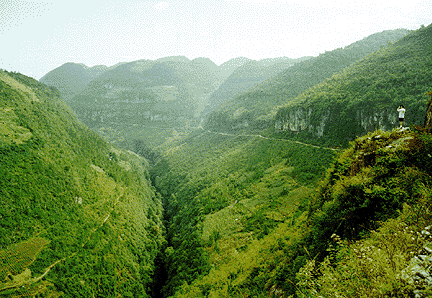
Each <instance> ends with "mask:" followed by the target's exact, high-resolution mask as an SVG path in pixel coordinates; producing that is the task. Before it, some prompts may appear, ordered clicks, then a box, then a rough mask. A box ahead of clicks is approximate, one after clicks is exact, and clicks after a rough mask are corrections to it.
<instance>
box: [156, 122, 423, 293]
mask: <svg viewBox="0 0 432 298" xmlns="http://www.w3.org/2000/svg"><path fill="white" fill-rule="evenodd" d="M231 138H233V137H231ZM267 142H268V141H266V142H265V141H264V140H260V139H249V140H248V139H246V138H245V137H241V136H238V137H237V138H236V140H235V143H234V142H233V140H232V139H230V137H229V136H222V135H216V134H209V133H203V132H201V133H199V132H196V133H190V134H189V135H187V136H186V137H184V138H181V139H179V140H178V141H176V142H174V143H172V144H170V145H167V151H166V154H165V155H164V157H163V159H160V161H159V163H158V164H156V166H155V167H154V170H153V172H152V177H153V179H154V180H155V182H156V186H157V188H158V189H160V190H161V191H162V192H164V193H163V196H164V204H165V207H166V212H167V218H166V219H167V220H168V224H169V225H168V227H169V228H168V231H169V233H168V236H169V239H168V241H169V245H171V246H172V247H168V248H167V249H166V253H167V258H168V259H167V260H168V263H167V265H166V266H167V269H168V274H169V282H168V284H167V288H165V292H164V293H165V294H166V295H173V296H174V297H191V296H193V297H268V296H271V295H276V296H278V297H318V295H320V294H321V295H323V296H330V297H332V296H334V295H337V294H338V295H341V297H360V296H361V295H364V297H385V295H387V296H389V297H390V296H391V297H394V296H397V297H411V296H410V295H412V293H413V290H414V289H416V287H415V286H414V285H411V284H409V282H408V281H407V280H406V279H403V278H401V275H400V274H398V272H401V271H402V270H404V269H405V268H406V267H407V266H408V265H409V262H410V259H411V258H412V257H413V254H414V253H416V252H417V251H419V249H420V248H421V247H422V246H423V245H425V244H427V243H428V242H427V241H428V238H427V237H424V235H422V234H420V233H419V232H420V231H421V230H422V229H424V228H425V227H426V226H428V225H429V224H430V222H431V220H432V218H431V216H430V213H429V210H430V207H431V206H430V204H431V199H432V193H431V192H430V189H431V186H432V185H431V184H432V176H431V173H432V168H431V166H432V163H431V161H432V159H431V157H430V150H431V149H432V138H431V135H430V134H427V133H417V132H409V131H399V130H393V131H391V132H385V131H377V132H374V133H371V134H368V135H366V136H364V137H362V138H359V139H356V140H355V141H353V142H351V143H350V146H349V147H348V149H346V150H345V151H343V152H342V153H341V154H339V155H338V157H337V160H336V161H335V163H334V164H333V165H332V166H331V167H329V168H328V170H327V174H326V177H325V179H323V180H322V181H321V182H320V183H319V185H320V186H319V187H318V188H317V191H315V190H314V189H315V184H314V183H313V182H314V181H316V179H318V178H319V177H320V175H319V174H320V173H321V172H320V165H321V167H322V165H325V164H326V163H327V162H328V161H330V160H331V159H332V158H331V156H332V154H331V152H329V150H324V149H317V148H313V149H312V148H311V149H310V151H309V148H304V147H303V148H302V146H300V145H295V143H294V144H293V143H289V142H287V141H274V142H270V143H267ZM234 144H236V145H235V146H234V147H233V145H234ZM168 148H169V149H168ZM302 154H304V155H307V156H308V158H307V159H308V160H311V164H310V165H308V166H305V165H304V164H303V168H302V169H301V171H299V172H301V173H303V174H306V175H307V178H306V177H305V178H306V179H302V177H301V176H300V177H299V176H298V175H296V168H297V167H301V165H302V162H303V161H304V160H306V159H305V157H304V156H303V157H302V156H301V155H302ZM218 155H219V156H218ZM221 156H222V158H221ZM197 157H200V158H197ZM249 160H250V162H249ZM299 161H301V162H299ZM297 162H298V163H297ZM318 162H321V164H320V165H318ZM171 166H172V168H171ZM182 173H183V174H182ZM186 173H187V174H186ZM297 173H298V172H297ZM155 175H156V176H155ZM359 258H360V259H359ZM362 260H364V261H362ZM389 268H391V269H389ZM173 274H174V276H173ZM176 288H177V290H176V291H174V290H173V289H176ZM291 295H293V296H291Z"/></svg>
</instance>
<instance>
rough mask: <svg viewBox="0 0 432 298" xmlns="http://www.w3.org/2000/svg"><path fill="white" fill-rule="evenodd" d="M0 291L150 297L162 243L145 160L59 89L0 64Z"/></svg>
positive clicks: (6, 293) (21, 294)
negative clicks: (92, 125)
mask: <svg viewBox="0 0 432 298" xmlns="http://www.w3.org/2000/svg"><path fill="white" fill-rule="evenodd" d="M0 99H1V100H0V115H1V116H0V164H1V167H0V177H1V179H0V198H1V202H2V207H1V208H0V296H2V297H29V296H31V297H34V296H37V297H59V296H60V295H61V294H64V296H65V297H96V296H97V297H150V294H151V286H152V278H153V273H154V268H155V265H154V259H155V256H156V255H157V253H158V251H159V248H160V246H161V245H162V243H163V238H162V230H163V226H162V222H161V213H162V206H161V202H160V200H159V198H158V197H157V196H156V194H155V192H154V189H153V188H152V187H151V185H150V182H149V180H148V177H149V174H148V165H147V162H146V160H144V159H143V158H142V157H139V156H138V155H136V154H134V153H132V152H127V151H122V150H118V149H116V148H114V147H112V145H110V144H108V143H106V142H105V141H104V140H103V139H102V138H100V137H99V136H97V135H96V134H95V133H94V132H92V131H90V130H89V129H88V128H86V127H85V126H84V125H83V124H81V123H80V122H78V121H77V119H76V118H75V116H74V114H73V112H72V111H71V110H70V108H69V107H68V106H66V105H65V103H64V102H63V101H62V100H60V98H59V93H58V91H57V90H55V89H51V88H49V87H47V86H46V85H43V84H41V83H39V82H37V81H35V80H34V79H31V78H29V77H26V76H24V75H21V74H19V73H8V72H6V71H0Z"/></svg>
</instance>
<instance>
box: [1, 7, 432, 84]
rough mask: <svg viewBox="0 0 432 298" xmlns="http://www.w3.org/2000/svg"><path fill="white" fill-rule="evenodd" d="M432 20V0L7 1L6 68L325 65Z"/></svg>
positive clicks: (40, 71) (37, 72)
mask: <svg viewBox="0 0 432 298" xmlns="http://www.w3.org/2000/svg"><path fill="white" fill-rule="evenodd" d="M431 12H432V1H431V0H409V1H407V0H404V1H398V0H385V1H381V0H373V1H370V0H359V1H351V0H333V1H332V0H325V1H324V0H322V1H317V0H314V1H313V0H277V1H276V0H273V1H266V0H235V1H234V0H208V1H206V0H202V1H194V0H183V1H174V0H166V1H152V0H141V1H133V0H132V1H101V0H86V1H82V0H74V1H67V0H62V1H53V0H51V1H49V0H48V1H38V0H33V1H22V0H0V68H2V69H6V70H8V71H19V72H21V73H23V74H25V75H28V76H33V77H34V78H36V79H40V78H41V77H42V76H43V75H44V74H46V73H47V72H48V71H50V70H52V69H54V68H56V67H58V66H60V65H62V64H64V63H66V62H76V63H84V64H86V65H87V66H93V65H101V64H102V65H107V66H111V65H113V64H116V63H118V62H124V61H134V60H139V59H152V60H154V59H157V58H161V57H166V56H178V55H183V56H186V57H188V58H189V59H194V58H197V57H207V58H210V59H211V60H212V61H213V62H215V63H216V64H217V65H220V64H221V63H223V62H225V61H227V60H229V59H231V58H235V57H239V56H243V57H247V58H250V59H255V60H259V59H262V58H273V57H282V56H287V57H290V58H298V57H301V56H317V55H319V54H320V53H323V52H325V51H326V50H327V51H329V50H333V49H336V48H339V47H344V46H347V45H349V44H351V43H353V42H355V41H357V40H360V39H362V38H364V37H366V36H368V35H371V34H373V33H376V32H381V31H383V30H391V29H397V28H406V29H418V28H419V27H420V25H422V24H424V25H425V26H427V25H429V24H430V23H432V14H431Z"/></svg>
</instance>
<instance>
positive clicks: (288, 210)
mask: <svg viewBox="0 0 432 298" xmlns="http://www.w3.org/2000/svg"><path fill="white" fill-rule="evenodd" d="M158 149H159V152H162V156H159V157H157V159H156V160H157V162H156V164H155V166H154V167H153V168H152V171H151V176H152V180H153V181H154V185H155V186H156V188H157V189H158V191H159V192H160V193H161V194H162V196H163V200H164V208H165V220H166V226H167V240H168V247H167V248H166V249H165V257H164V258H165V268H166V272H167V275H168V277H167V284H166V285H165V286H164V287H163V291H162V293H163V294H164V295H165V296H170V295H173V294H174V293H175V290H176V289H178V288H179V287H180V286H181V285H182V284H183V283H186V282H187V283H191V282H193V281H194V280H196V279H200V278H201V277H202V276H207V275H208V274H209V272H212V270H214V269H215V268H216V267H215V266H217V267H219V266H222V267H224V266H231V265H232V263H231V261H230V260H232V255H233V254H236V253H237V251H244V252H245V253H247V254H250V257H252V256H255V257H256V254H257V252H258V251H257V250H256V247H257V245H258V246H260V245H265V239H266V237H267V236H266V235H269V234H270V233H272V232H273V231H276V230H278V231H279V229H280V225H281V224H283V223H285V222H292V220H293V217H294V216H298V214H297V215H295V214H294V209H295V208H294V206H295V204H298V203H299V202H301V201H302V200H303V199H304V198H305V197H307V196H308V195H309V194H310V193H312V192H313V189H314V183H315V182H316V181H317V180H318V179H319V178H320V176H321V174H322V173H323V172H324V170H325V168H326V167H327V166H328V165H329V163H330V162H331V161H332V160H333V157H334V155H335V153H334V150H332V149H328V148H315V147H311V146H306V145H304V144H299V143H295V142H292V141H287V140H277V139H265V138H262V137H259V136H233V135H224V134H217V133H210V132H206V131H202V130H200V129H198V130H195V131H192V132H189V133H185V134H184V135H182V134H180V133H178V134H176V135H173V137H172V138H170V139H169V140H168V141H167V142H166V143H165V144H164V145H163V146H160V147H159V148H158ZM257 243H258V244H257ZM248 247H250V248H248ZM210 274H211V273H210ZM227 274H228V273H227ZM200 276H201V277H200ZM189 295H192V296H189V297H195V296H194V295H193V294H189ZM197 297H198V296H197ZM219 297H220V296H219Z"/></svg>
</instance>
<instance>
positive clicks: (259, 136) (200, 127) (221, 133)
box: [193, 125, 340, 152]
mask: <svg viewBox="0 0 432 298" xmlns="http://www.w3.org/2000/svg"><path fill="white" fill-rule="evenodd" d="M193 128H195V127H193ZM196 129H202V130H203V131H205V132H208V133H214V134H219V135H223V136H232V137H255V138H262V139H266V140H274V141H285V142H293V143H296V144H301V145H304V146H309V147H314V148H319V149H326V150H333V151H336V152H339V151H340V149H335V148H329V147H320V146H315V145H311V144H307V143H302V142H299V141H292V140H287V139H275V138H268V137H264V136H262V135H236V134H229V133H223V132H214V131H210V130H204V128H202V126H201V125H200V126H198V127H196Z"/></svg>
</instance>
